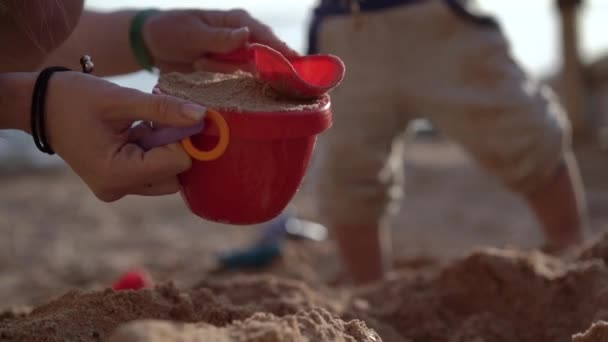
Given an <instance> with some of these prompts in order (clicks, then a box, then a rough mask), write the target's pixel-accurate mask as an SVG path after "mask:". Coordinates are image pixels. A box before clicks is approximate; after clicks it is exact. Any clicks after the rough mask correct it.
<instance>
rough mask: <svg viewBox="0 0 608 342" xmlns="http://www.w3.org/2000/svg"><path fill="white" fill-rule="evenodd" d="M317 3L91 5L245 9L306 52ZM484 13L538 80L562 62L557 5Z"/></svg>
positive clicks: (528, 1) (590, 40)
mask: <svg viewBox="0 0 608 342" xmlns="http://www.w3.org/2000/svg"><path fill="white" fill-rule="evenodd" d="M315 3H316V0H284V1H278V0H218V1H204V0H173V1H163V0H90V1H86V5H87V6H88V7H90V8H95V9H99V10H104V11H105V10H112V9H119V8H124V7H138V8H140V7H157V8H178V7H179V8H188V7H190V8H208V9H211V8H213V9H230V8H236V7H240V8H244V9H246V10H248V11H249V12H250V13H251V14H252V15H254V16H255V17H257V18H259V19H261V20H263V21H264V22H266V23H268V24H270V25H271V26H272V27H273V28H274V29H275V31H276V32H277V34H278V35H279V36H280V37H281V38H282V39H284V40H285V41H286V42H287V43H288V44H290V45H291V46H293V47H294V48H296V49H297V50H299V51H303V50H304V42H305V28H306V24H307V22H308V19H309V13H310V9H311V8H312V6H313V5H314V4H315ZM478 3H479V5H480V8H481V9H482V10H484V11H487V12H489V13H491V14H494V15H495V16H497V17H498V19H499V20H500V22H501V25H502V27H503V29H504V32H505V33H506V35H507V37H508V38H509V40H510V41H511V45H512V49H513V54H514V55H515V57H516V58H517V59H518V60H519V61H520V62H521V64H522V65H523V66H524V68H525V69H526V70H527V71H528V72H530V73H531V74H533V75H535V76H543V75H546V74H547V73H548V72H550V71H551V70H554V69H555V68H556V67H557V66H558V63H559V49H560V45H559V42H560V37H559V31H558V29H559V27H558V22H557V18H556V11H555V9H554V6H553V4H554V0H478ZM581 19H582V20H581V22H582V26H581V28H580V33H581V45H582V54H583V58H584V59H585V60H587V61H590V60H593V59H595V58H597V57H598V56H600V55H602V54H608V34H607V33H606V31H607V30H606V23H607V22H608V0H586V4H585V6H584V8H583V12H582V17H581Z"/></svg>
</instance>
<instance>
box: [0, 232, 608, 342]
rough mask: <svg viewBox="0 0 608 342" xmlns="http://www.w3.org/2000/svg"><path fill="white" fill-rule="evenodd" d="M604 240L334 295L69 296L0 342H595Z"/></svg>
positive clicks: (602, 313)
mask: <svg viewBox="0 0 608 342" xmlns="http://www.w3.org/2000/svg"><path fill="white" fill-rule="evenodd" d="M607 241H608V237H607V236H604V237H603V238H602V239H600V240H599V241H597V242H596V243H595V244H593V245H591V246H589V247H588V248H585V249H584V250H581V251H579V252H578V253H576V257H573V258H570V259H559V258H555V257H551V256H547V255H545V254H542V253H540V252H521V251H516V250H508V249H491V248H487V249H481V250H478V251H475V252H473V253H471V254H470V255H468V256H467V257H465V258H463V259H460V260H457V261H454V262H452V263H451V264H448V265H447V266H444V267H436V266H432V265H430V266H428V267H420V268H408V269H407V270H404V271H402V273H400V274H399V273H395V274H393V275H392V276H391V277H390V278H389V279H388V280H386V281H384V282H382V283H379V284H376V285H374V286H370V287H368V288H363V289H358V290H350V291H349V295H348V296H345V297H343V296H337V295H335V294H333V293H332V292H331V291H332V290H329V289H327V288H323V287H318V288H315V289H313V288H311V287H309V286H307V285H305V284H304V282H303V281H301V280H288V279H284V278H279V277H276V276H272V275H265V276H261V275H257V276H247V277H244V276H238V275H236V276H230V277H226V278H222V279H221V280H219V279H214V278H208V279H207V280H205V281H203V282H201V283H199V284H198V285H197V286H195V287H193V288H192V289H189V290H179V289H177V288H176V287H175V286H173V285H171V284H165V285H162V286H160V287H157V288H156V289H155V290H142V291H136V292H133V291H129V292H114V291H110V290H106V291H99V292H90V293H81V292H70V293H68V294H66V295H64V296H63V297H60V298H58V299H56V300H54V301H51V302H49V303H48V304H46V305H42V306H39V307H37V308H35V309H34V310H33V311H31V312H30V313H26V314H23V313H21V314H10V313H5V314H3V315H0V340H1V341H23V340H27V341H65V340H68V341H73V340H77V341H99V340H106V339H109V341H112V342H122V341H140V342H141V341H149V342H153V341H161V340H162V341H183V340H188V341H203V340H218V341H322V340H331V341H379V340H380V337H381V338H382V340H384V341H454V342H455V341H499V342H500V341H510V342H511V341H526V342H527V341H572V340H573V339H574V340H575V341H578V342H580V341H584V342H598V341H606V336H608V323H606V322H603V321H608V268H607V266H606V263H605V262H604V260H603V258H605V257H606V256H608V253H605V252H604V251H608V249H607V248H604V247H602V246H607V245H608V243H607ZM342 290H343V291H345V289H342ZM593 323H595V324H594V325H593V326H592V324H593ZM372 329H373V330H372ZM376 332H377V334H378V335H379V336H380V337H378V336H377V335H376ZM110 337H111V338H110Z"/></svg>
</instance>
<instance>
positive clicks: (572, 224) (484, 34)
mask: <svg viewBox="0 0 608 342" xmlns="http://www.w3.org/2000/svg"><path fill="white" fill-rule="evenodd" d="M438 10H439V9H438ZM439 12H444V14H443V17H444V20H441V21H439V20H438V21H436V22H435V25H436V27H435V28H436V29H437V30H442V31H444V32H450V36H449V37H447V38H445V39H444V40H443V41H438V42H437V44H435V45H434V46H429V48H428V50H426V51H425V52H426V53H427V55H428V56H429V57H428V59H427V62H428V63H429V64H430V65H439V66H440V67H437V68H421V70H422V71H418V70H417V69H412V70H410V77H412V78H413V79H426V80H427V81H426V82H419V83H417V84H415V85H412V86H410V87H409V88H407V89H406V92H408V93H414V94H416V98H417V99H418V101H417V106H418V107H417V109H418V111H419V112H421V113H425V114H428V116H429V117H430V118H431V119H432V120H433V121H434V122H435V123H436V124H437V126H438V127H439V128H440V129H441V130H442V131H443V132H444V133H446V134H447V135H448V136H450V137H452V138H454V139H455V140H456V141H458V142H459V143H461V144H462V145H463V147H464V148H465V149H466V150H467V151H468V152H470V153H471V154H472V156H473V157H474V158H475V159H476V160H477V161H478V162H479V163H480V164H481V165H482V166H483V167H484V168H486V169H487V170H488V171H490V172H491V173H492V174H494V175H495V176H497V177H498V178H500V179H501V180H502V181H503V182H504V183H505V185H506V186H507V187H508V188H509V189H512V190H514V191H516V192H518V193H520V194H522V195H523V197H524V198H525V199H526V200H527V202H528V204H529V206H530V208H531V209H532V210H533V211H534V213H535V214H536V216H537V217H538V220H539V222H540V223H541V225H542V230H543V233H544V234H545V237H546V240H547V241H546V242H547V244H548V246H550V247H552V248H557V249H561V248H565V247H568V246H571V245H573V244H575V243H577V242H580V241H581V240H582V238H583V233H582V232H583V223H584V217H585V210H584V207H585V205H584V200H583V196H582V191H583V189H582V187H581V184H580V183H581V182H580V179H579V175H578V168H577V165H576V162H575V160H574V158H573V155H572V153H571V147H570V144H571V142H570V126H569V123H568V121H567V118H566V116H565V115H564V112H563V110H562V108H561V106H560V105H559V103H558V101H557V99H556V98H555V97H554V95H553V93H552V92H551V91H549V90H548V89H547V88H544V87H541V86H539V85H538V84H536V83H534V82H533V81H532V80H530V79H529V78H528V77H527V75H526V74H525V73H524V72H523V70H522V69H521V68H520V67H519V66H518V65H517V63H516V62H514V60H513V58H512V56H511V54H510V51H509V44H508V42H507V41H506V39H505V37H504V36H503V35H502V32H501V31H500V28H498V27H494V28H493V27H490V26H484V25H477V24H474V23H472V22H470V21H465V20H463V19H462V18H459V17H457V16H455V15H452V13H451V12H450V11H448V10H446V9H445V8H444V9H441V10H439ZM438 15H439V14H438Z"/></svg>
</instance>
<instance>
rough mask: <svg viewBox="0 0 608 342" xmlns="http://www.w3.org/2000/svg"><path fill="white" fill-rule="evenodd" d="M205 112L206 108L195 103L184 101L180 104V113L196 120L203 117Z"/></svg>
mask: <svg viewBox="0 0 608 342" xmlns="http://www.w3.org/2000/svg"><path fill="white" fill-rule="evenodd" d="M206 112H207V108H205V107H204V106H201V105H198V104H196V103H186V104H184V105H182V114H184V115H186V116H187V117H189V118H191V119H194V120H196V121H200V120H201V119H202V118H204V117H205V113H206Z"/></svg>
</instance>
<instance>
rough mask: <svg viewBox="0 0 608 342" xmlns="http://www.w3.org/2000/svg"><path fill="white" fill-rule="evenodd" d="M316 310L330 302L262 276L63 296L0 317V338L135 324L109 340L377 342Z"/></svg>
mask: <svg viewBox="0 0 608 342" xmlns="http://www.w3.org/2000/svg"><path fill="white" fill-rule="evenodd" d="M321 307H328V308H331V307H332V304H331V301H330V300H329V299H328V298H324V297H322V296H321V295H319V294H317V293H315V292H314V291H312V290H310V289H309V288H308V287H307V286H305V285H303V284H302V283H299V282H295V281H290V280H279V279H277V278H274V277H267V276H258V277H235V278H233V279H232V280H231V281H229V282H224V281H221V282H215V283H214V282H206V283H205V285H201V286H197V287H196V288H194V289H191V290H188V291H180V290H178V289H177V288H176V287H175V286H173V285H172V284H165V285H161V286H158V287H157V288H156V289H154V290H141V291H119V292H116V291H112V290H105V291H99V292H90V293H81V292H70V293H68V294H66V295H64V296H62V297H60V298H58V299H56V300H54V301H51V302H49V303H48V304H45V305H42V306H39V307H37V308H35V309H34V310H32V311H31V312H30V313H29V314H27V315H10V314H5V315H3V316H1V317H0V318H1V319H2V320H1V321H0V340H1V341H32V342H35V341H100V340H106V339H107V338H109V337H110V336H111V335H112V334H113V333H114V331H115V330H116V329H117V328H118V327H119V326H120V325H121V324H123V323H127V322H131V321H135V320H147V321H145V322H136V323H132V324H129V325H128V326H125V327H122V328H121V329H118V330H117V331H116V334H115V336H114V337H113V340H114V341H126V340H129V341H155V340H159V338H161V337H162V340H163V341H181V340H180V339H179V338H180V337H183V336H189V337H188V338H190V337H192V338H197V340H201V341H202V340H209V338H211V336H220V337H221V338H222V339H224V340H226V341H261V340H263V341H308V340H310V341H315V340H319V338H320V339H321V340H323V339H325V337H327V338H329V339H330V340H338V341H339V340H340V339H342V340H344V341H355V340H357V341H374V340H380V339H379V338H376V337H377V336H376V335H375V333H374V332H373V331H371V330H369V329H368V328H366V326H365V324H364V323H363V322H360V321H356V320H353V321H350V322H344V321H342V320H340V319H339V318H337V317H335V316H333V315H332V314H330V313H329V311H327V310H324V309H319V308H321ZM150 320H156V321H150ZM158 320H164V321H174V322H183V323H192V324H187V325H184V324H182V325H178V324H171V323H168V322H158ZM133 336H139V337H137V339H135V337H133ZM110 340H112V339H110Z"/></svg>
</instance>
